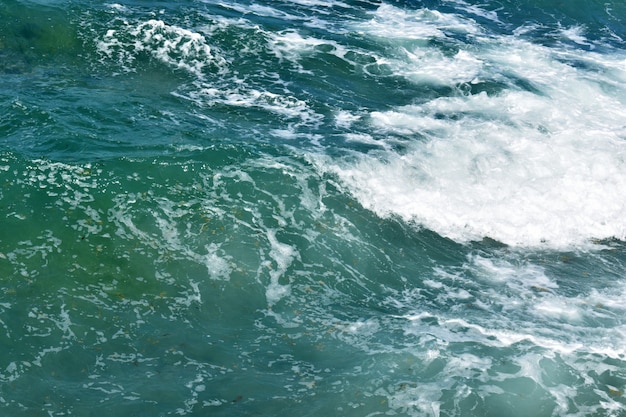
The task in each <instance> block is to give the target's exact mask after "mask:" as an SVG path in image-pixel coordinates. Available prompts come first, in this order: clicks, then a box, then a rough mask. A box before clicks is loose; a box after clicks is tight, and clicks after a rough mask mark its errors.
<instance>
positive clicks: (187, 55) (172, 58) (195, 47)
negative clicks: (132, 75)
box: [97, 19, 226, 78]
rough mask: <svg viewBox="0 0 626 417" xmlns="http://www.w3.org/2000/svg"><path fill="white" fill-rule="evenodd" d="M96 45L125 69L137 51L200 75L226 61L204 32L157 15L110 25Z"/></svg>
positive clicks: (222, 65) (221, 67)
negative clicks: (172, 23)
mask: <svg viewBox="0 0 626 417" xmlns="http://www.w3.org/2000/svg"><path fill="white" fill-rule="evenodd" d="M97 48H98V51H99V52H100V53H101V54H103V55H104V56H106V57H107V58H108V59H112V60H116V61H118V63H119V64H120V65H121V66H122V67H123V68H125V69H126V70H130V68H131V64H132V63H133V62H134V61H135V59H136V57H137V54H140V53H147V54H149V55H151V56H152V57H153V58H155V59H157V60H159V61H161V62H163V63H164V64H167V65H169V66H171V67H172V68H174V69H180V70H184V71H187V72H189V73H192V74H194V75H195V76H197V77H199V78H203V77H204V76H205V72H206V71H207V70H211V71H216V72H222V71H224V70H225V68H226V61H225V60H224V59H223V58H222V57H221V56H219V55H218V54H216V53H215V52H214V51H213V50H212V48H211V46H210V45H209V42H208V40H207V39H206V38H205V36H204V35H202V34H200V33H197V32H193V31H191V30H188V29H184V28H181V27H178V26H174V25H168V24H166V23H165V22H163V21H161V20H156V19H151V20H148V21H146V22H143V23H139V24H137V25H132V24H131V23H127V22H125V23H124V26H122V27H120V28H115V29H109V30H107V32H106V34H104V36H102V38H101V39H100V40H99V42H98V44H97Z"/></svg>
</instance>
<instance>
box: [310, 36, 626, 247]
mask: <svg viewBox="0 0 626 417" xmlns="http://www.w3.org/2000/svg"><path fill="white" fill-rule="evenodd" d="M492 42H493V41H492V40H488V41H486V42H485V45H484V49H483V50H481V51H479V52H472V53H471V54H470V52H467V51H466V52H463V54H464V55H466V56H467V59H465V61H466V62H465V63H463V62H461V63H460V65H461V66H462V67H464V68H465V69H466V71H467V72H466V73H465V74H464V73H463V71H460V74H461V76H460V78H466V79H469V78H472V77H476V78H477V79H476V80H475V82H480V81H479V80H478V79H479V78H485V77H487V78H494V79H496V80H503V81H505V82H509V81H506V80H507V77H509V75H506V74H515V75H516V77H517V78H519V79H523V80H527V83H528V84H530V85H534V86H535V88H536V90H540V91H541V92H537V91H524V90H520V89H519V88H517V87H515V86H511V87H510V88H509V89H506V90H503V91H502V92H500V93H498V94H496V95H488V94H486V93H479V94H475V95H469V96H450V97H442V98H438V99H434V100H431V101H429V102H425V103H423V104H415V105H407V106H404V107H398V108H396V109H393V110H389V111H378V112H372V113H371V114H370V121H371V124H372V125H373V126H374V127H375V128H376V129H377V130H378V131H383V132H387V134H388V135H389V137H388V138H385V140H391V138H393V137H394V135H397V134H401V135H406V136H416V139H415V141H414V142H413V143H412V145H411V146H410V147H409V150H408V152H406V153H404V154H402V155H398V154H396V153H394V152H392V151H387V152H380V153H377V154H375V155H372V154H370V155H367V156H359V157H358V158H357V160H356V162H350V163H341V162H339V163H338V162H337V161H330V163H329V161H326V162H322V163H321V165H322V166H324V168H323V169H327V170H330V171H332V172H334V173H335V174H337V175H338V176H339V178H340V179H341V180H342V182H343V183H344V184H345V185H346V186H347V188H348V189H349V191H350V192H351V193H352V194H353V195H354V196H355V197H356V198H357V199H358V200H359V201H360V202H361V203H362V204H363V205H364V206H365V207H367V208H369V209H371V210H373V211H375V212H376V213H378V214H379V215H381V216H383V217H388V216H396V217H399V218H401V219H403V220H405V221H409V222H415V223H417V224H420V225H423V226H425V227H427V228H429V229H431V230H434V231H437V232H438V233H440V234H442V235H444V236H446V237H449V238H452V239H454V240H457V241H461V242H465V241H468V240H476V239H482V238H483V237H485V236H489V237H491V238H494V239H497V240H500V241H502V242H504V243H506V244H509V245H521V246H537V245H548V246H552V247H565V246H568V245H583V244H586V243H588V242H589V241H590V240H592V239H605V238H613V237H615V238H618V239H624V238H626V219H625V218H624V216H623V213H624V212H625V211H626V194H625V193H623V190H624V189H626V160H625V155H626V142H625V141H624V135H625V130H624V128H625V125H624V120H626V110H624V105H623V103H624V101H626V91H625V90H624V88H623V86H621V87H620V86H618V85H616V84H617V81H616V80H615V78H614V75H613V74H612V73H611V72H609V74H608V75H599V74H598V73H594V74H589V73H587V72H585V71H584V70H581V69H577V68H575V67H573V66H571V65H569V64H567V63H566V62H567V60H568V59H570V58H571V59H573V57H570V56H567V55H565V56H564V55H563V53H559V54H552V52H551V51H550V50H549V49H547V48H545V47H541V46H536V45H531V44H527V43H525V42H522V41H520V40H517V39H510V38H504V39H503V40H499V41H498V42H496V44H492ZM426 53H428V52H426ZM435 53H436V52H435ZM459 54H460V52H459ZM457 55H458V54H457ZM577 59H584V60H587V61H588V62H589V63H593V65H596V66H601V67H606V68H607V69H608V70H609V71H614V72H615V73H616V74H617V75H618V76H622V72H623V68H622V67H621V66H620V65H622V64H621V62H623V60H620V59H619V58H617V59H611V60H609V59H607V58H606V57H601V58H600V56H598V55H595V54H589V55H584V56H583V57H582V58H577ZM563 61H565V62H563ZM485 66H487V67H488V70H487V69H485ZM426 68H428V64H427V63H426ZM429 72H432V74H433V77H439V78H438V81H439V82H443V83H453V82H456V81H458V80H455V76H453V75H449V74H448V75H446V73H445V71H443V72H442V74H443V75H441V74H439V73H438V72H437V71H435V70H434V69H432V71H431V70H430V69H429ZM402 75H404V76H406V77H407V78H409V79H414V77H413V76H412V75H411V74H409V73H407V72H402ZM592 75H593V77H592ZM613 87H615V88H613ZM420 137H421V138H424V139H418V138H420Z"/></svg>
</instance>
